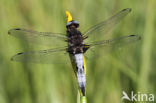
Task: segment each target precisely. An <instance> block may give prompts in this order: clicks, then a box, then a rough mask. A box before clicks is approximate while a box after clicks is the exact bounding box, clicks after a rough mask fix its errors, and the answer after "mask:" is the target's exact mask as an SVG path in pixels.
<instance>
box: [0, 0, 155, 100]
mask: <svg viewBox="0 0 156 103" xmlns="http://www.w3.org/2000/svg"><path fill="white" fill-rule="evenodd" d="M124 8H132V12H131V13H130V14H129V15H128V16H126V17H125V19H124V20H122V21H121V22H120V24H119V25H117V27H116V28H115V29H114V30H113V31H112V32H111V33H109V34H107V35H105V36H104V37H103V38H104V39H107V38H111V37H120V36H125V35H131V34H139V35H140V36H141V37H142V39H141V40H140V41H138V42H135V43H133V44H130V45H125V46H124V47H122V48H113V49H112V50H111V51H112V52H110V51H107V49H100V48H99V49H97V51H93V52H92V54H94V53H95V54H96V55H90V56H91V57H88V58H86V61H87V101H88V103H121V98H122V96H123V95H122V91H125V92H126V93H127V94H128V95H130V93H131V91H134V92H135V93H136V94H137V93H138V92H140V93H150V94H154V95H155V96H156V80H155V78H156V68H155V67H156V64H155V61H156V52H155V51H156V48H155V46H154V45H155V44H156V35H155V33H156V29H155V26H156V13H155V9H156V1H155V0H142V1H140V0H129V1H128V0H111V1H110V0H94V1H93V0H92V1H91V0H0V103H76V102H77V80H76V78H75V75H74V71H73V69H72V66H71V64H70V63H56V64H28V63H19V62H13V61H10V58H11V57H12V56H13V55H14V54H16V53H18V52H23V51H29V50H44V49H50V48H55V47H51V46H44V45H29V44H27V43H25V42H23V41H20V40H18V39H17V38H14V37H12V36H10V35H8V33H7V32H8V30H9V29H12V28H16V27H21V28H27V29H32V30H36V31H43V32H44V31H49V32H59V33H60V32H62V33H65V29H66V28H65V25H66V17H65V11H66V10H68V11H70V12H71V14H72V16H73V19H75V20H77V21H79V22H80V30H81V31H85V30H86V29H87V28H89V27H90V26H92V25H94V24H96V23H99V22H100V21H103V20H106V19H107V18H108V17H110V16H112V15H113V14H115V13H117V12H118V11H120V10H122V9H124ZM97 36H98V33H97ZM52 43H54V41H52ZM109 52H110V53H109ZM56 59H57V60H58V61H59V59H62V58H56ZM155 101H156V100H155ZM122 102H123V103H128V102H129V101H127V100H124V101H122Z"/></svg>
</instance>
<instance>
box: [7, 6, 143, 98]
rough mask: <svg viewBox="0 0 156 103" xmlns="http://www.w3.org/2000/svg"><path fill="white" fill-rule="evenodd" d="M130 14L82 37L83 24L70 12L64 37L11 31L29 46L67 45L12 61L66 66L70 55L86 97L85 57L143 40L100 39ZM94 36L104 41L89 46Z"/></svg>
mask: <svg viewBox="0 0 156 103" xmlns="http://www.w3.org/2000/svg"><path fill="white" fill-rule="evenodd" d="M130 12H131V9H130V8H127V9H123V10H121V11H119V12H118V13H116V14H115V15H114V16H112V17H110V18H109V19H107V20H105V21H102V22H101V23H98V24H96V25H94V26H92V27H90V28H89V29H88V30H86V31H85V32H82V33H81V32H80V31H79V30H78V27H79V22H78V21H75V20H73V19H72V16H71V14H70V13H69V12H68V11H66V16H67V24H66V31H67V32H66V35H65V34H62V33H51V32H37V31H33V30H27V29H23V28H15V29H11V30H9V31H8V33H9V34H10V35H12V36H15V37H17V38H20V39H22V40H26V41H27V42H36V41H37V42H40V41H43V42H42V43H47V44H49V43H50V44H51V45H55V44H56V43H54V40H55V41H57V42H60V44H61V42H63V43H62V47H60V48H54V49H49V50H40V51H30V52H22V53H18V54H16V55H14V56H13V57H12V58H11V60H13V61H19V62H30V63H54V62H55V61H56V59H63V61H64V62H66V61H67V58H68V57H64V56H65V55H66V54H69V57H70V60H71V62H72V65H73V68H74V71H75V74H76V76H77V81H78V85H79V88H80V94H81V96H82V97H85V95H86V64H85V57H84V55H85V54H86V53H87V51H88V50H89V49H90V48H96V47H98V45H101V46H111V45H118V44H127V43H132V42H135V41H138V40H140V39H141V37H140V36H139V35H127V36H122V37H118V38H115V39H110V40H104V38H102V37H100V35H99V34H97V33H98V32H99V31H101V32H100V33H101V34H102V35H105V34H107V32H108V31H110V30H111V29H112V28H113V27H114V26H115V25H116V24H118V23H119V21H121V20H122V19H123V18H124V17H125V16H126V15H127V14H129V13H130ZM96 35H98V36H96ZM94 36H96V38H101V40H99V41H88V42H87V39H88V40H90V39H92V40H94V38H93V37H94ZM56 57H57V58H56Z"/></svg>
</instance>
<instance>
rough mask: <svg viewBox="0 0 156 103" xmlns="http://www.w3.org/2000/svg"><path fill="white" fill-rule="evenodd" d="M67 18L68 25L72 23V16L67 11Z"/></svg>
mask: <svg viewBox="0 0 156 103" xmlns="http://www.w3.org/2000/svg"><path fill="white" fill-rule="evenodd" d="M66 16H67V23H68V22H70V21H72V16H71V14H70V13H69V11H66Z"/></svg>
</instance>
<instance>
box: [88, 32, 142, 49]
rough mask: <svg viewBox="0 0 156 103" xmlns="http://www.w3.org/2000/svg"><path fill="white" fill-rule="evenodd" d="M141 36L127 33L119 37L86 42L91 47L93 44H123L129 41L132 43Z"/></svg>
mask: <svg viewBox="0 0 156 103" xmlns="http://www.w3.org/2000/svg"><path fill="white" fill-rule="evenodd" d="M140 39H141V37H140V36H139V35H128V36H123V37H120V38H115V39H112V40H102V41H98V42H91V43H88V44H89V45H90V46H91V47H94V46H118V47H119V46H124V45H126V44H129V43H133V42H135V41H138V40H140Z"/></svg>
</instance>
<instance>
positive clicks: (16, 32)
mask: <svg viewBox="0 0 156 103" xmlns="http://www.w3.org/2000/svg"><path fill="white" fill-rule="evenodd" d="M8 34H10V35H12V36H15V37H17V38H19V39H21V40H24V41H26V42H28V43H29V42H30V43H36V44H43V45H57V46H58V45H59V46H62V45H63V46H64V45H67V43H65V40H66V39H67V38H66V36H65V35H63V34H60V33H51V32H37V31H33V30H27V29H23V28H15V29H11V30H9V31H8Z"/></svg>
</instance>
